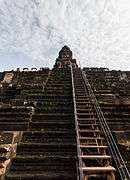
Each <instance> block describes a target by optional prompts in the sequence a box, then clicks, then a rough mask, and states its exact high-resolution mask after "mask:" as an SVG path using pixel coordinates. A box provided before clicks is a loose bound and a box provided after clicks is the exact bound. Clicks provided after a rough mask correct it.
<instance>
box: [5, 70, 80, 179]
mask: <svg viewBox="0 0 130 180" xmlns="http://www.w3.org/2000/svg"><path fill="white" fill-rule="evenodd" d="M36 100H37V107H36V108H35V113H34V114H33V115H32V121H31V123H30V127H29V130H28V131H26V132H23V137H22V140H21V142H20V143H19V145H18V148H17V156H16V158H15V159H14V160H13V163H12V166H11V169H10V171H9V172H8V174H7V176H6V179H7V180H8V179H9V180H11V179H12V180H13V179H28V180H29V179H46V180H47V179H56V180H58V179H59V180H61V179H66V180H71V179H72V180H74V179H76V177H77V172H76V153H77V152H76V141H75V130H74V115H73V99H72V87H71V73H70V68H66V69H56V70H55V69H53V71H52V73H51V75H50V77H49V79H48V82H47V84H46V87H45V89H44V93H41V94H38V95H35V101H36Z"/></svg>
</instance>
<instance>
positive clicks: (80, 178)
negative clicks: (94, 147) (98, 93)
mask: <svg viewBox="0 0 130 180" xmlns="http://www.w3.org/2000/svg"><path fill="white" fill-rule="evenodd" d="M70 68H71V79H72V81H71V82H72V93H73V104H74V116H75V128H76V141H77V154H78V167H77V171H78V172H77V173H78V176H77V179H78V180H83V170H82V168H81V167H82V164H83V163H82V159H81V149H80V140H79V131H78V129H79V127H78V117H77V107H76V97H75V87H74V73H73V67H72V65H70Z"/></svg>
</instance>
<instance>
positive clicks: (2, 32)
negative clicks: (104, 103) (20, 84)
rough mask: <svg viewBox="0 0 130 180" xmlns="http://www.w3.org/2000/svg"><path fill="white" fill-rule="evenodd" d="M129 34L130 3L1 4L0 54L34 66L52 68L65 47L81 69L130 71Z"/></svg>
mask: <svg viewBox="0 0 130 180" xmlns="http://www.w3.org/2000/svg"><path fill="white" fill-rule="evenodd" d="M129 32H130V1H129V0H0V53H1V54H2V53H5V54H6V53H7V54H8V53H13V52H14V54H16V53H19V52H20V54H23V55H22V56H23V57H24V55H25V56H27V57H29V58H28V64H30V65H32V66H46V65H48V66H50V67H52V65H53V64H54V62H55V58H56V57H57V54H58V51H59V50H60V48H61V47H62V46H63V45H65V44H67V45H69V46H70V47H71V49H72V50H73V52H74V57H76V58H77V59H78V60H80V62H81V64H82V66H98V67H100V66H106V67H109V68H111V69H129V70H130V61H129V58H130V34H129ZM31 59H32V60H31ZM26 60H27V59H26ZM0 61H1V62H2V55H1V58H0ZM11 62H12V63H13V62H14V61H13V60H11ZM14 65H15V64H14ZM16 65H17V64H16ZM7 66H8V64H7Z"/></svg>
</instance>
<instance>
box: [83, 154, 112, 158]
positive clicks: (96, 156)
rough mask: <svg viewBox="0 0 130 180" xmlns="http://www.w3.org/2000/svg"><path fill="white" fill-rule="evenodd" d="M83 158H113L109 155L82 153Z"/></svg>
mask: <svg viewBox="0 0 130 180" xmlns="http://www.w3.org/2000/svg"><path fill="white" fill-rule="evenodd" d="M80 157H81V158H83V159H111V156H109V155H81V156H80Z"/></svg>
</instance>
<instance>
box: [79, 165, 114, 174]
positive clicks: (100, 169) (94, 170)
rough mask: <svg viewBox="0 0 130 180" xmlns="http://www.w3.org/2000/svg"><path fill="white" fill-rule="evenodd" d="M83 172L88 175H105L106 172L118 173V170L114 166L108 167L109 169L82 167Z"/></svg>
mask: <svg viewBox="0 0 130 180" xmlns="http://www.w3.org/2000/svg"><path fill="white" fill-rule="evenodd" d="M81 170H83V172H86V173H87V174H89V173H90V174H91V173H102V172H103V173H105V172H111V171H116V169H115V168H114V167H112V166H107V167H82V168H81Z"/></svg>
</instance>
